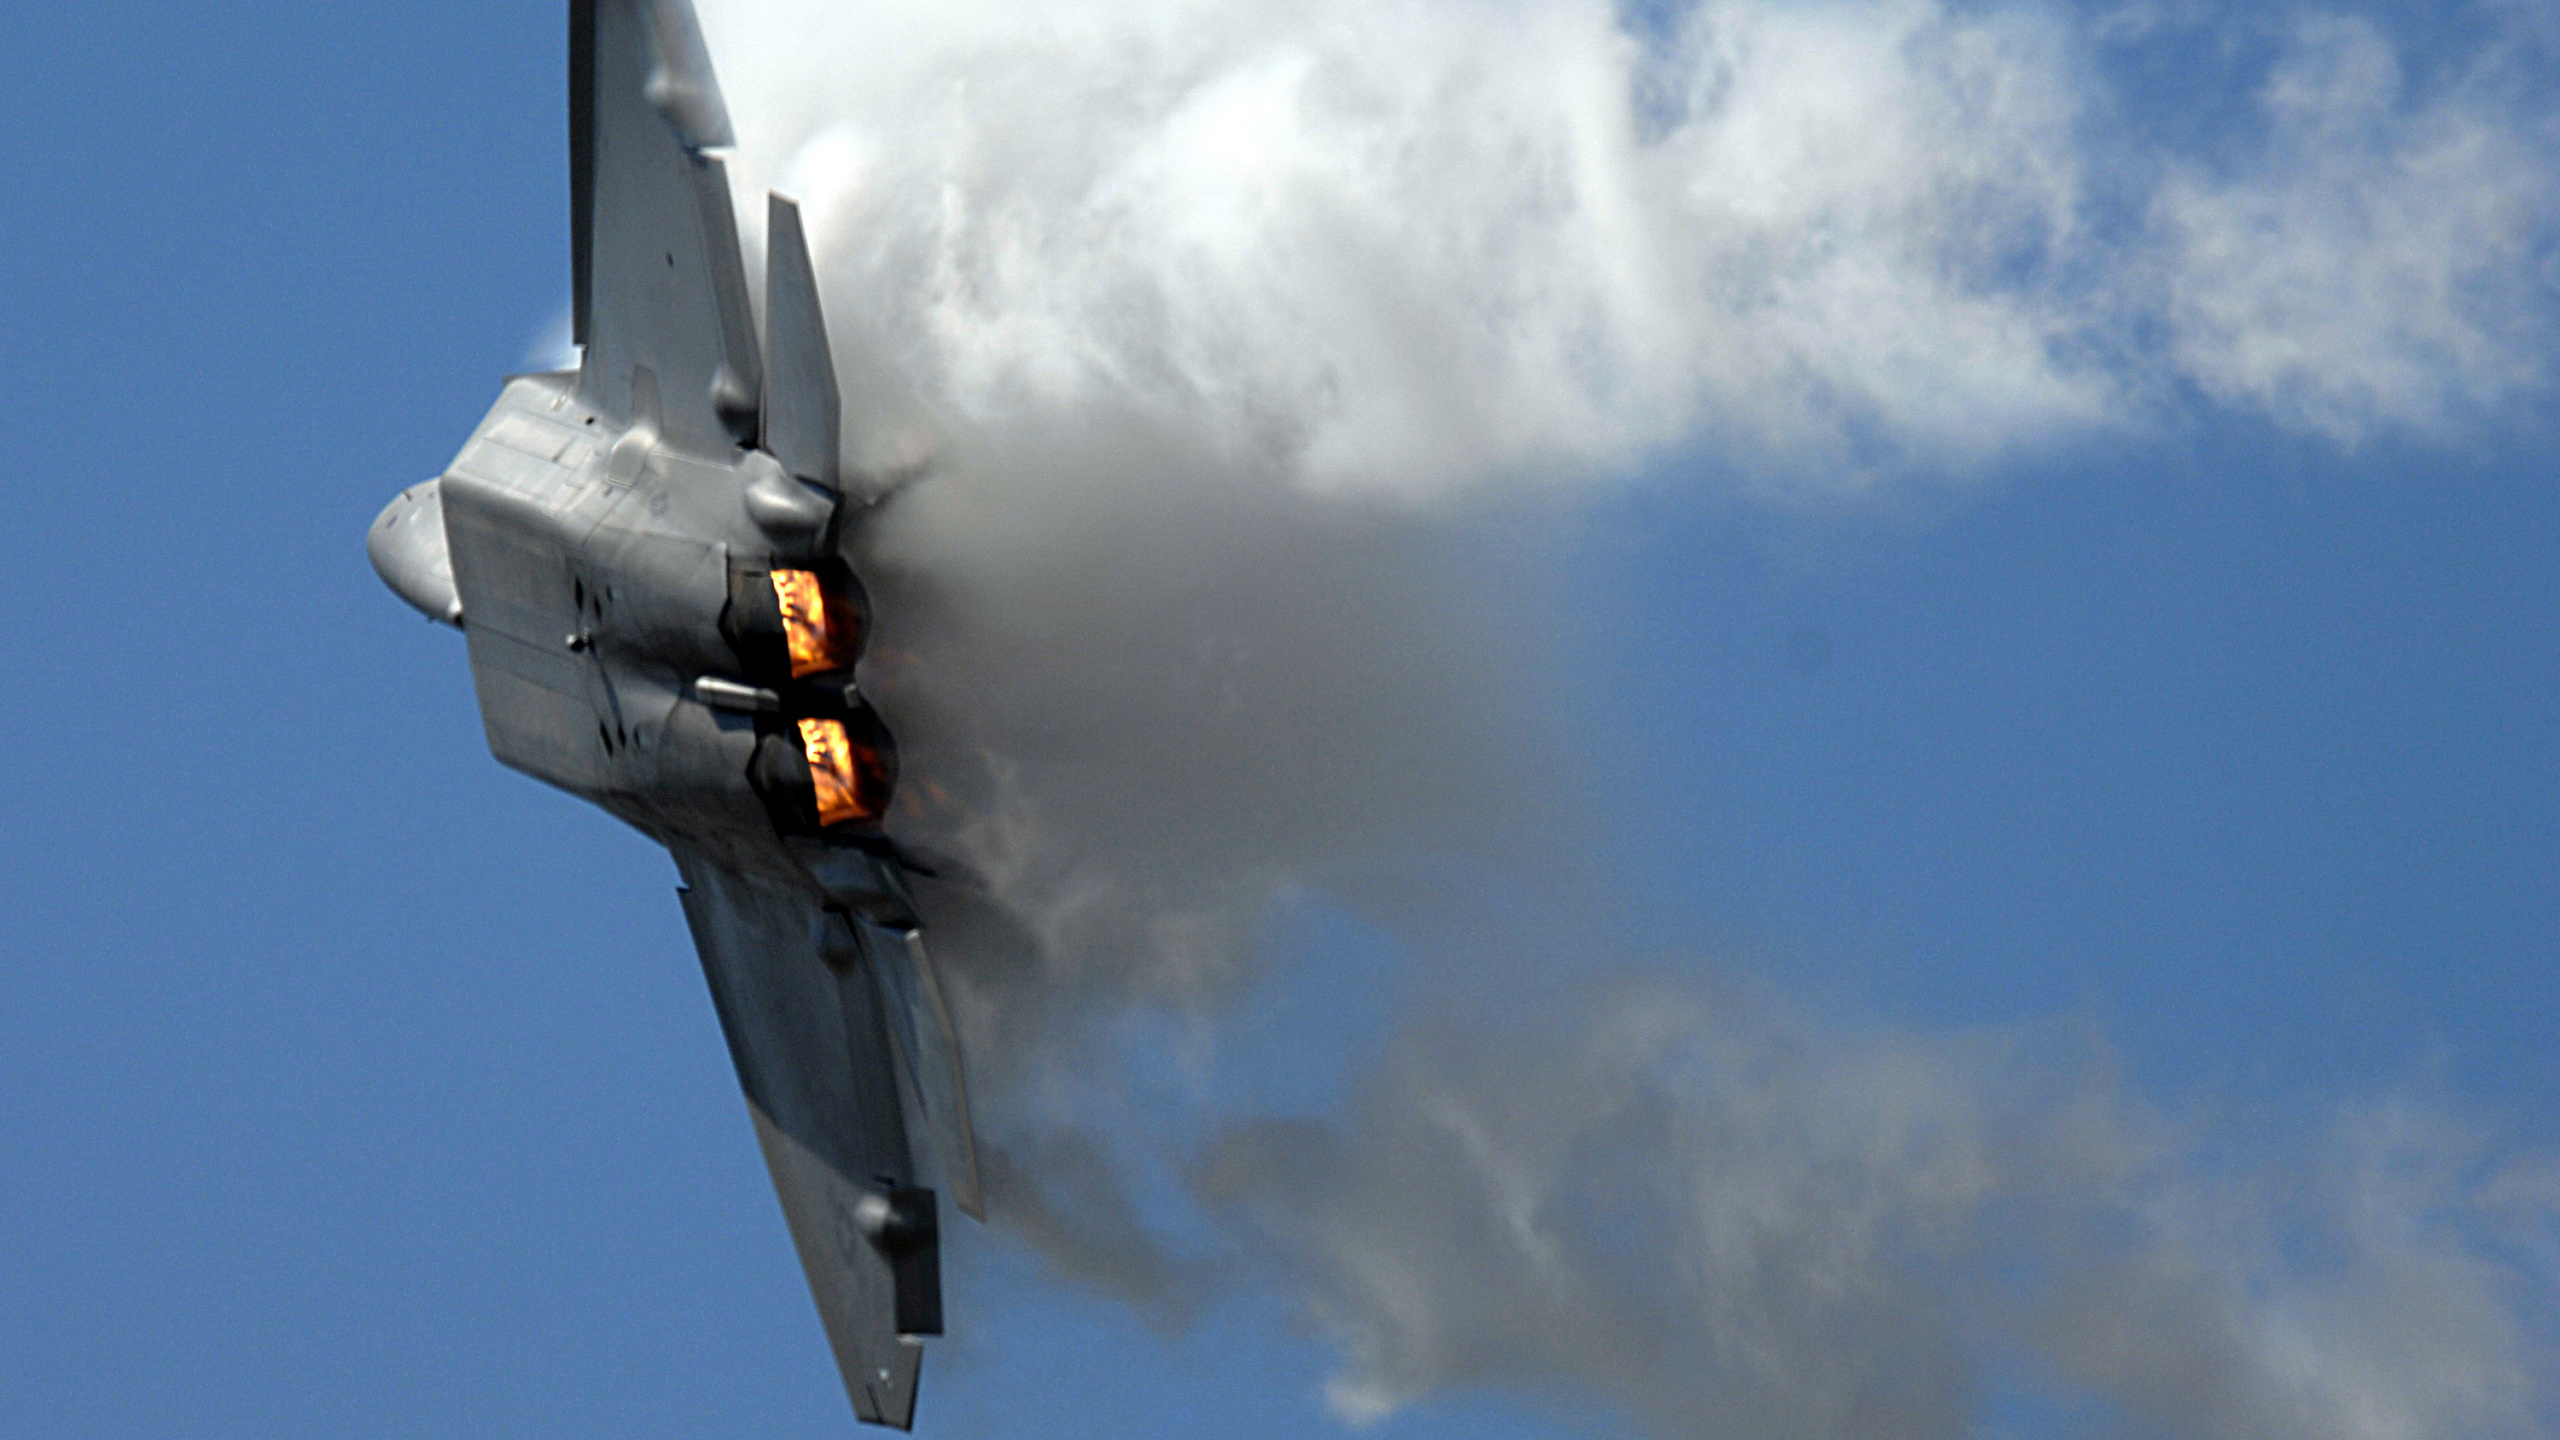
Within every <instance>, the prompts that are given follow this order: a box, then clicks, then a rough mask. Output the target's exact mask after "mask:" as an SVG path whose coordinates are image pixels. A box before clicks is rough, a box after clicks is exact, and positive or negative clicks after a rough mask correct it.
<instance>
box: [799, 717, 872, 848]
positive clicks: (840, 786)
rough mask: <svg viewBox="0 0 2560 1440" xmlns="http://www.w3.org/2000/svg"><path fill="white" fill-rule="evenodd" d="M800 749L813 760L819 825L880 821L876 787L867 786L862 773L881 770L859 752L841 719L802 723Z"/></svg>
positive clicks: (811, 779)
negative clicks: (864, 762) (867, 762)
mask: <svg viewBox="0 0 2560 1440" xmlns="http://www.w3.org/2000/svg"><path fill="white" fill-rule="evenodd" d="M800 749H801V752H802V753H804V754H806V755H807V756H808V757H809V782H810V784H811V785H813V786H815V787H816V789H817V792H818V823H819V824H820V825H834V824H838V823H840V822H843V821H846V820H876V819H878V818H880V808H879V802H878V797H877V796H876V795H875V794H873V793H872V791H873V790H874V788H875V787H873V786H869V785H865V784H864V783H863V781H864V780H865V779H866V778H868V777H866V776H865V775H864V774H863V773H862V772H863V771H864V770H865V769H873V768H877V765H878V762H877V760H876V759H874V760H873V764H872V765H871V766H865V765H863V764H862V761H863V760H864V759H866V758H871V757H865V756H860V755H857V754H856V753H855V749H854V743H853V737H852V736H850V735H848V734H846V733H845V728H844V722H843V721H841V720H803V721H801V722H800Z"/></svg>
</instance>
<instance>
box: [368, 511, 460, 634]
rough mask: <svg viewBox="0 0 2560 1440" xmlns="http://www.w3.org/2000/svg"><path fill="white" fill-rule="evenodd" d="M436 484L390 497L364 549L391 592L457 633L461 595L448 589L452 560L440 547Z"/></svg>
mask: <svg viewBox="0 0 2560 1440" xmlns="http://www.w3.org/2000/svg"><path fill="white" fill-rule="evenodd" d="M440 483H441V482H439V481H435V480H429V481H427V482H425V483H424V484H419V485H412V486H410V487H409V488H408V489H406V490H403V491H401V492H400V493H399V494H398V495H396V496H394V497H392V500H391V503H390V504H388V505H385V506H383V507H382V513H381V514H379V515H377V516H375V517H374V518H373V528H372V529H371V530H369V531H367V532H365V537H364V551H365V554H366V555H368V556H370V557H371V558H372V560H373V573H375V574H376V575H379V576H381V577H382V583H383V584H385V585H388V586H390V587H391V591H392V593H393V594H395V595H398V596H399V597H400V598H401V599H403V600H406V601H408V602H409V603H410V605H412V606H414V607H415V608H416V609H417V611H418V613H419V614H421V615H424V616H426V617H427V618H428V619H430V620H435V621H440V622H442V623H444V624H447V625H450V626H452V627H454V628H455V629H457V630H459V629H461V628H462V596H461V594H460V593H459V592H457V591H456V590H455V589H454V588H453V556H452V555H451V553H450V552H448V551H447V550H446V549H445V543H444V500H443V497H442V495H441V494H440V493H439V489H438V487H439V485H440Z"/></svg>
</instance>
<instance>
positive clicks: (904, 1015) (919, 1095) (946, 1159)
mask: <svg viewBox="0 0 2560 1440" xmlns="http://www.w3.org/2000/svg"><path fill="white" fill-rule="evenodd" d="M855 923H856V926H857V928H858V930H859V932H860V934H861V936H862V944H863V948H864V949H866V950H868V951H869V952H870V954H871V957H872V961H873V963H874V964H875V965H876V966H877V967H878V969H879V974H880V982H881V988H882V989H883V990H884V991H886V992H887V995H888V999H889V1019H890V1022H891V1025H892V1031H893V1033H894V1034H895V1035H896V1036H897V1040H898V1054H899V1057H900V1059H902V1060H903V1061H904V1062H905V1073H906V1080H907V1083H908V1085H909V1087H910V1089H911V1092H912V1094H913V1096H914V1101H915V1108H916V1112H917V1118H918V1120H919V1121H921V1122H922V1125H923V1128H924V1130H925V1132H926V1133H927V1134H929V1135H931V1136H932V1137H933V1148H934V1157H935V1158H936V1159H937V1160H938V1161H940V1162H941V1165H940V1168H941V1174H942V1183H943V1184H944V1185H945V1186H946V1187H948V1188H949V1189H950V1191H951V1203H952V1204H954V1205H957V1206H959V1207H960V1209H961V1210H962V1211H963V1212H964V1213H966V1214H967V1215H969V1216H970V1217H971V1218H972V1219H977V1220H984V1219H985V1218H987V1213H986V1203H985V1200H984V1198H983V1195H982V1193H981V1191H980V1189H979V1185H978V1138H977V1132H976V1127H975V1126H974V1125H973V1124H972V1123H971V1121H970V1119H969V1078H968V1073H967V1070H966V1068H965V1067H964V1066H963V1065H962V1064H961V1062H960V1034H959V1031H958V1030H956V1029H955V1028H954V1027H953V1026H952V1023H951V1007H950V1005H949V1004H948V1003H947V1002H946V1001H945V1000H944V999H943V995H942V980H941V977H940V976H939V975H937V974H935V973H934V966H933V956H932V954H931V953H929V952H928V951H927V950H926V949H925V944H924V932H923V931H921V930H890V929H887V928H884V927H882V926H879V925H874V924H872V923H870V922H869V921H857V922H855Z"/></svg>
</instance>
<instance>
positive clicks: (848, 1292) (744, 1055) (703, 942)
mask: <svg viewBox="0 0 2560 1440" xmlns="http://www.w3.org/2000/svg"><path fill="white" fill-rule="evenodd" d="M675 855H676V868H677V870H678V872H679V873H680V874H681V875H682V876H683V878H684V886H685V888H684V890H683V891H682V897H683V900H684V911H685V918H686V920H687V921H689V922H690V923H691V925H692V927H693V938H694V943H695V945H696V946H697V947H699V948H700V950H701V952H702V970H703V974H704V976H705V977H706V978H707V979H708V980H709V981H710V982H711V999H712V1003H713V1005H714V1006H715V1007H716V1008H717V1009H718V1010H719V1012H720V1028H721V1031H722V1033H723V1034H724V1035H726V1036H727V1038H728V1042H729V1056H730V1059H731V1060H732V1061H733V1062H735V1063H736V1065H737V1068H738V1083H739V1086H740V1088H742V1089H743V1090H745V1092H746V1097H747V1109H748V1112H749V1114H750V1115H751V1116H752V1117H753V1119H754V1121H755V1129H756V1141H757V1143H758V1144H759V1145H760V1146H761V1147H762V1148H763V1150H764V1158H765V1165H766V1167H767V1168H768V1169H770V1170H771V1171H772V1172H773V1184H774V1189H775V1190H776V1191H778V1192H779V1193H780V1195H781V1198H782V1213H783V1217H784V1219H785V1220H786V1221H787V1222H788V1224H789V1226H790V1229H791V1241H792V1244H793V1246H794V1247H795V1248H797V1249H798V1251H799V1253H800V1265H801V1268H802V1269H803V1270H804V1271H805V1272H807V1274H808V1277H809V1290H810V1293H811V1294H812V1295H813V1296H814V1297H815V1298H816V1300H817V1303H818V1317H819V1319H820V1320H821V1321H822V1322H824V1324H825V1326H826V1331H827V1339H828V1341H829V1343H830V1344H831V1345H832V1346H833V1348H834V1350H835V1355H836V1365H837V1368H838V1369H839V1370H841V1371H842V1372H843V1375H844V1382H845V1389H846V1391H847V1392H848V1393H849V1394H850V1395H851V1396H852V1399H853V1406H854V1410H855V1411H856V1413H858V1414H859V1415H860V1416H861V1417H862V1418H863V1419H865V1420H868V1421H871V1422H873V1423H874V1424H882V1425H894V1426H897V1427H898V1428H900V1429H905V1428H906V1427H907V1426H908V1424H909V1423H910V1422H911V1421H912V1419H913V1418H914V1414H915V1398H916V1375H917V1369H918V1366H919V1363H920V1361H921V1359H922V1354H923V1347H922V1346H921V1345H919V1344H918V1343H917V1342H916V1340H915V1339H914V1338H913V1337H914V1336H917V1335H938V1334H940V1333H942V1294H941V1279H940V1274H941V1258H940V1255H939V1253H938V1252H939V1246H938V1243H937V1235H938V1228H937V1224H936V1219H935V1213H934V1195H933V1192H932V1191H930V1190H926V1189H920V1188H918V1186H917V1183H916V1166H915V1160H914V1152H913V1150H912V1149H911V1147H910V1145H909V1142H908V1135H907V1120H906V1106H907V1103H908V1100H909V1099H911V1098H913V1096H914V1089H915V1087H914V1083H913V1080H912V1078H911V1076H909V1075H905V1074H902V1073H901V1072H900V1067H899V1066H898V1064H897V1063H896V1061H895V1060H894V1059H893V1052H892V1045H893V1043H895V1042H893V1040H892V1034H893V1031H894V1030H895V1029H896V1028H899V1027H900V1026H901V1024H902V1023H904V1024H905V1025H908V1026H911V1025H912V1021H911V1020H908V1021H905V1022H902V1021H901V1020H900V1019H899V1018H897V1017H896V1016H895V1015H894V1011H895V1010H896V1009H897V1008H899V1007H900V1004H901V1001H902V999H903V996H902V994H901V993H900V992H901V990H902V988H904V987H905V986H907V985H910V984H911V983H912V982H911V981H908V980H906V979H904V977H902V976H901V975H900V973H899V972H897V971H896V970H894V969H893V968H892V966H893V965H894V964H896V963H897V962H898V961H900V960H902V959H903V958H904V957H902V956H896V955H892V954H890V953H887V947H885V946H884V945H882V944H881V943H880V941H879V939H878V938H877V937H878V936H881V935H884V934H885V933H886V932H880V931H877V930H876V929H874V928H873V927H870V926H868V925H867V924H866V923H864V922H860V921H855V920H851V919H849V918H848V917H847V916H846V915H845V914H844V913H843V912H841V911H829V910H825V909H821V908H820V906H819V904H818V902H817V901H816V899H815V898H814V897H813V896H811V895H809V894H808V893H806V892H804V891H802V890H799V889H797V888H793V887H790V886H787V885H784V884H782V883H778V882H772V881H767V880H764V879H761V878H755V877H750V876H747V875H742V874H739V873H736V872H734V871H731V870H728V869H724V868H722V867H721V866H719V865H717V864H714V863H712V862H710V861H709V860H707V859H706V858H705V857H703V856H700V855H697V854H691V853H688V852H686V851H683V850H678V851H676V852H675ZM907 1043H908V1044H909V1045H910V1046H912V1043H913V1042H911V1041H910V1042H907ZM902 1083H904V1084H905V1085H906V1086H907V1088H908V1096H907V1097H906V1098H902V1096H901V1085H902ZM926 1123H928V1124H932V1123H933V1121H932V1120H931V1119H930V1118H928V1120H927V1122H926Z"/></svg>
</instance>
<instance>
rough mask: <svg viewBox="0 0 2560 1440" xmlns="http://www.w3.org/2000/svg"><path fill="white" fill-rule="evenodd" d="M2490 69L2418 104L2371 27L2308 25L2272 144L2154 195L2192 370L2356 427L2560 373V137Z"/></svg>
mask: <svg viewBox="0 0 2560 1440" xmlns="http://www.w3.org/2000/svg"><path fill="white" fill-rule="evenodd" d="M2486 68H2487V67H2486V66H2485V65H2475V66H2473V67H2470V68H2469V69H2468V70H2467V71H2466V73H2464V74H2463V75H2462V76H2461V77H2460V78H2459V79H2458V80H2457V81H2456V82H2454V83H2452V84H2448V85H2446V86H2445V87H2444V88H2443V90H2442V92H2441V93H2438V94H2435V95H2432V96H2426V97H2421V98H2417V99H2413V98H2412V97H2411V96H2410V95H2409V94H2408V89H2409V87H2408V84H2407V82H2406V80H2405V79H2404V77H2403V75H2402V73H2401V67H2400V64H2399V61H2398V59H2397V57H2396V56H2395V55H2394V53H2393V51H2392V48H2391V46H2390V44H2389V43H2388V42H2387V41H2386V40H2385V38H2384V37H2383V36H2382V34H2381V33H2380V32H2379V31H2377V30H2376V29H2375V28H2374V27H2373V26H2372V25H2371V24H2370V23H2367V22H2364V21H2358V20H2341V19H2322V20H2316V21H2309V22H2305V23H2304V24H2303V25H2302V26H2301V28H2300V33H2299V36H2298V38H2297V41H2296V43H2295V45H2294V46H2293V48H2292V50H2291V52H2290V53H2289V54H2288V55H2287V56H2286V58H2285V59H2284V61H2283V62H2282V63H2281V65H2279V67H2278V68H2277V70H2276V73H2275V75H2274V77H2273V78H2272V79H2271V80H2270V81H2269V82H2268V84H2267V86H2266V89H2265V93H2264V95H2263V106H2264V110H2265V113H2266V117H2267V122H2268V124H2269V127H2270V129H2271V131H2272V139H2271V142H2270V144H2269V146H2268V148H2267V149H2266V150H2265V151H2264V152H2263V153H2260V154H2257V155H2254V156H2252V157H2251V158H2250V159H2249V160H2248V161H2247V162H2246V163H2244V164H2243V165H2240V166H2238V167H2234V168H2236V170H2237V173H2236V174H2231V175H2227V176H2216V175H2214V174H2213V173H2212V172H2210V171H2209V170H2208V169H2207V168H2206V167H2204V166H2201V165H2185V166H2181V167H2179V168H2178V169H2177V171H2176V172H2175V173H2174V174H2173V175H2172V176H2171V178H2170V179H2169V181H2168V183H2167V184H2166V185H2164V186H2163V187H2162V189H2161V191H2160V193H2159V196H2158V198H2157V200H2156V202H2155V204H2154V207H2153V219H2154V223H2155V224H2156V225H2157V226H2158V227H2159V230H2160V232H2161V235H2162V237H2163V241H2164V243H2165V246H2166V250H2167V256H2166V266H2167V274H2168V277H2169V279H2168V289H2169V295H2168V318H2169V322H2170V325H2171V327H2172V331H2173V336H2174V338H2173V340H2172V354H2173V356H2174V358H2175V360H2176V363H2177V364H2178V366H2179V367H2180V368H2181V369H2182V370H2183V371H2185V372H2186V373H2187V374H2189V375H2191V376H2192V377H2194V379H2195V380H2196V382H2197V383H2198V384H2200V385H2201V386H2203V387H2204V389H2205V390H2206V391H2207V392H2208V393H2209V394H2211V395H2213V396H2214V397H2215V398H2216V399H2219V400H2221V401H2223V402H2225V403H2228V404H2234V405H2239V406H2244V407H2253V408H2260V409H2263V410H2265V411H2267V412H2268V413H2270V414H2272V415H2274V416H2275V417H2276V418H2277V419H2278V420H2280V421H2282V422H2284V423H2286V424H2289V425H2293V426H2297V427H2300V428H2303V429H2307V430H2311V431H2314V432H2317V433H2320V434H2324V435H2327V436H2330V437H2332V438H2335V439H2337V440H2341V441H2346V442H2353V441H2355V440H2357V439H2359V438H2361V437H2363V436H2364V435H2366V434H2367V433H2369V432H2371V431H2373V430H2375V429H2377V428H2379V427H2384V426H2394V425H2396V426H2402V427H2408V428H2414V429H2422V430H2423V429H2434V428H2438V427H2441V426H2443V425H2444V424H2446V423H2447V422H2449V421H2453V420H2458V419H2462V418H2466V417H2467V414H2468V413H2469V412H2475V411H2478V410H2480V409H2483V408H2485V407H2489V406H2494V405H2495V404H2497V403H2498V402H2500V401H2502V400H2504V399H2506V398H2508V397H2509V396H2510V395H2512V394H2514V393H2515V392H2518V391H2520V390H2526V389H2536V388H2540V387H2541V386H2542V385H2544V384H2545V383H2546V382H2547V380H2548V365H2549V352H2550V348H2551V342H2552V339H2553V335H2552V317H2553V313H2554V306H2555V304H2560V283H2555V282H2560V274H2555V273H2554V271H2553V270H2552V268H2551V265H2550V260H2551V257H2552V256H2553V254H2554V253H2555V252H2554V250H2553V248H2552V247H2553V239H2554V234H2553V226H2554V222H2555V221H2560V188H2555V184H2554V175H2555V169H2554V163H2553V161H2554V157H2553V153H2552V143H2553V140H2554V139H2555V136H2554V135H2553V133H2552V132H2551V130H2550V128H2549V126H2548V125H2547V124H2546V125H2544V126H2543V127H2540V133H2537V131H2536V129H2535V128H2534V127H2529V126H2524V125H2519V124H2518V123H2517V120H2516V117H2514V116H2512V115H2510V114H2506V113H2502V111H2501V108H2500V106H2499V104H2498V103H2497V97H2498V94H2499V90H2500V88H2501V87H2498V86H2496V85H2494V84H2487V83H2483V82H2484V80H2494V79H2495V76H2494V74H2489V75H2486V76H2484V75H2483V74H2482V71H2484V70H2485V69H2486Z"/></svg>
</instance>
